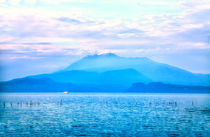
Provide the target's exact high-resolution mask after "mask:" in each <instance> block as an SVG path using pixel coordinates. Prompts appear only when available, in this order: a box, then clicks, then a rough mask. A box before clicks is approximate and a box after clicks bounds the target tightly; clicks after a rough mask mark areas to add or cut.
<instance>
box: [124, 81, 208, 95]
mask: <svg viewBox="0 0 210 137" xmlns="http://www.w3.org/2000/svg"><path fill="white" fill-rule="evenodd" d="M125 92H129V93H210V87H209V86H208V87H205V86H184V85H172V84H164V83H160V82H153V83H149V84H144V83H134V84H133V85H132V86H131V87H130V88H128V89H127V90H126V91H125Z"/></svg>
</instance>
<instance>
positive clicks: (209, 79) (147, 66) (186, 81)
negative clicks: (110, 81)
mask: <svg viewBox="0 0 210 137" xmlns="http://www.w3.org/2000/svg"><path fill="white" fill-rule="evenodd" d="M122 69H134V70H136V71H138V72H139V73H141V75H143V76H144V77H147V79H150V80H151V81H153V82H163V83H168V84H181V85H203V86H207V85H210V75H209V74H195V73H192V72H189V71H186V70H183V69H180V68H177V67H174V66H170V65H167V64H163V63H158V62H155V61H153V60H151V59H148V58H145V57H141V58H140V57H138V58H129V57H119V56H117V55H115V54H112V53H108V54H102V55H92V56H87V57H84V58H82V59H81V60H79V61H77V62H75V63H73V64H72V65H70V66H69V67H67V68H66V69H65V70H66V71H70V70H83V71H89V72H106V71H111V70H122ZM142 82H143V81H142Z"/></svg>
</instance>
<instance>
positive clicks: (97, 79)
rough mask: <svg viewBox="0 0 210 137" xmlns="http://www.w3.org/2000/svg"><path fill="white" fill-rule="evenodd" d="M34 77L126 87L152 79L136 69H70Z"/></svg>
mask: <svg viewBox="0 0 210 137" xmlns="http://www.w3.org/2000/svg"><path fill="white" fill-rule="evenodd" d="M32 78H49V79H52V80H54V81H56V82H64V83H73V84H98V85H101V84H118V85H122V86H125V87H129V86H130V85H132V84H133V83H135V82H144V83H148V82H151V80H150V79H148V78H147V77H145V76H144V75H143V74H141V73H140V72H138V71H136V70H134V69H121V70H110V71H105V72H94V71H86V70H69V71H59V72H55V73H51V74H43V75H36V76H32Z"/></svg>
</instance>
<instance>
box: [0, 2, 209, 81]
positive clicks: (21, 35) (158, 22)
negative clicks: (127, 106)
mask: <svg viewBox="0 0 210 137" xmlns="http://www.w3.org/2000/svg"><path fill="white" fill-rule="evenodd" d="M110 52H111V53H115V54H117V55H119V56H123V57H148V58H150V59H153V60H155V61H158V62H162V63H166V64H169V65H173V66H177V67H180V68H183V69H186V70H188V71H191V72H194V73H210V61H209V60H210V0H100V1H99V0H0V73H1V74H0V75H1V77H0V80H10V79H13V78H18V77H24V76H27V75H35V74H41V73H50V72H54V71H58V70H60V69H63V68H65V67H67V66H69V64H71V63H73V62H74V61H76V60H78V59H81V58H82V57H84V56H86V55H90V54H103V53H110Z"/></svg>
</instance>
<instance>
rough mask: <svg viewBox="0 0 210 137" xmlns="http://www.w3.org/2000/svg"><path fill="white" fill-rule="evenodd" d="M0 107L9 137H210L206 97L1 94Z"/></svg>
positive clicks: (2, 131)
mask: <svg viewBox="0 0 210 137" xmlns="http://www.w3.org/2000/svg"><path fill="white" fill-rule="evenodd" d="M61 100H62V101H61ZM0 103H1V104H0V136H5V137H9V136H104V137H106V136H107V137H108V136H125V137H128V136H141V137H151V136H163V137H164V136H204V137H207V136H209V135H210V95H204V94H191V95H190V94H188V95H187V94H138V95H128V94H121V95H117V94H116V95H114V94H113V95H111V94H85V95H82V94H68V95H66V94H65V95H64V94H59V93H55V94H1V95H0Z"/></svg>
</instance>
